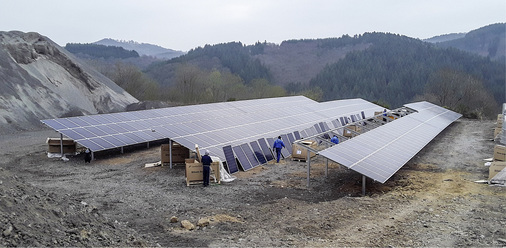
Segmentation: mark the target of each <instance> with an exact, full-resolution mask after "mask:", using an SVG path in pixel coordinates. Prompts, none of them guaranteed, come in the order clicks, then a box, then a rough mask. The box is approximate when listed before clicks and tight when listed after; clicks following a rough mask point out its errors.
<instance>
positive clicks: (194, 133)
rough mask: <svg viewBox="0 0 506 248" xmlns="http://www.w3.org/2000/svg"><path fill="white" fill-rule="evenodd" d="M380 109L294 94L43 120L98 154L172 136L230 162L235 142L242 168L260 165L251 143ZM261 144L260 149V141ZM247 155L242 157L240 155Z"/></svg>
mask: <svg viewBox="0 0 506 248" xmlns="http://www.w3.org/2000/svg"><path fill="white" fill-rule="evenodd" d="M381 109H382V108H381V107H379V106H377V105H375V104H372V103H370V102H367V101H365V100H362V99H348V100H338V101H331V102H324V103H318V102H316V101H313V100H311V99H309V98H306V97H303V96H292V97H280V98H267V99H258V100H246V101H236V102H222V103H212V104H202V105H192V106H181V107H171V108H162V109H152V110H143V111H134V112H122V113H113V114H101V115H89V116H79V117H70V118H60V119H48V120H42V122H43V123H45V124H46V125H48V126H49V127H51V128H53V129H55V130H56V131H58V132H60V133H62V134H63V135H65V136H66V137H69V138H71V139H74V140H75V141H76V142H77V143H79V144H81V145H82V146H85V147H87V148H90V149H91V150H92V151H94V152H96V151H102V150H107V149H112V148H118V147H123V146H128V145H133V144H139V143H144V142H150V141H155V140H161V139H172V140H173V141H175V142H177V143H179V144H181V145H183V146H185V147H187V148H189V149H191V150H194V148H195V145H196V144H198V145H199V148H200V149H206V150H209V151H210V152H211V154H212V155H215V156H218V157H220V159H222V160H228V159H226V156H225V151H224V150H223V147H225V146H231V148H232V151H233V153H235V156H236V157H237V158H238V160H239V163H240V164H241V166H243V167H244V166H245V167H247V168H250V167H254V166H256V165H258V163H260V162H259V161H258V158H257V155H256V154H255V152H254V150H255V149H256V147H250V145H251V142H253V141H259V140H263V139H267V140H269V139H272V138H273V137H277V136H279V135H285V136H286V139H285V140H286V141H285V144H287V143H289V142H290V141H291V139H294V138H293V137H295V134H294V133H293V132H294V131H297V132H299V131H301V133H302V131H303V130H307V132H310V133H311V134H316V133H318V131H316V129H315V127H314V125H315V124H316V126H318V127H320V125H319V124H318V123H325V124H324V125H323V127H325V125H327V124H326V122H329V123H330V122H332V121H334V120H336V119H338V118H339V117H342V116H349V115H352V114H357V113H360V111H366V113H369V114H368V115H372V113H373V112H374V111H379V110H381ZM320 129H321V127H320ZM320 131H321V130H320ZM307 135H309V134H307ZM299 136H300V133H299ZM272 141H273V140H272ZM244 144H246V145H245V146H244ZM259 144H260V146H261V147H262V143H259ZM237 146H241V147H240V148H241V149H240V150H239V149H238V148H235V147H237ZM270 146H272V142H270V141H269V142H267V147H262V152H263V153H264V155H265V156H266V159H267V160H268V157H272V155H270V156H269V154H267V152H266V149H270ZM236 150H237V151H238V153H239V154H238V153H236ZM239 151H242V153H241V152H239ZM290 152H291V150H289V151H288V150H286V151H285V152H284V153H283V155H284V156H290ZM243 153H244V156H241V155H242V154H243ZM256 153H258V149H257V151H256ZM269 153H270V151H269ZM251 155H253V156H251ZM240 156H241V158H239V157H240ZM253 158H255V159H253ZM229 159H230V158H229ZM241 160H242V161H241ZM255 161H256V162H255ZM234 162H235V161H234ZM246 162H248V163H246ZM227 163H228V162H227ZM242 163H246V164H244V165H243V164H242Z"/></svg>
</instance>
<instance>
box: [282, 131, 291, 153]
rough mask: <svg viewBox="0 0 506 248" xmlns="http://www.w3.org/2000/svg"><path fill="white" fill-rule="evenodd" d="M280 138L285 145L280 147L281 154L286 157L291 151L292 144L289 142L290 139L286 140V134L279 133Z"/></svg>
mask: <svg viewBox="0 0 506 248" xmlns="http://www.w3.org/2000/svg"><path fill="white" fill-rule="evenodd" d="M281 140H282V141H283V143H284V144H285V147H286V149H281V154H283V157H284V158H288V157H289V156H290V155H291V153H292V144H291V143H290V140H288V136H287V135H286V134H282V135H281Z"/></svg>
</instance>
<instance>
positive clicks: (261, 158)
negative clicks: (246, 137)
mask: <svg viewBox="0 0 506 248" xmlns="http://www.w3.org/2000/svg"><path fill="white" fill-rule="evenodd" d="M249 144H250V145H251V148H252V149H253V152H254V153H255V156H256V158H257V159H258V162H260V164H265V163H267V160H266V159H265V156H264V154H263V153H262V149H260V146H259V145H258V142H256V141H252V142H250V143H249Z"/></svg>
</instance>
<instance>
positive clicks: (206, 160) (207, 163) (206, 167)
mask: <svg viewBox="0 0 506 248" xmlns="http://www.w3.org/2000/svg"><path fill="white" fill-rule="evenodd" d="M200 161H202V166H203V170H202V171H203V174H204V175H203V176H204V187H207V186H209V174H210V172H211V163H212V162H213V160H212V159H211V157H210V156H209V151H208V150H206V152H205V154H204V156H202V159H201V160H200Z"/></svg>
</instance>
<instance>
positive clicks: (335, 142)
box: [330, 135, 339, 144]
mask: <svg viewBox="0 0 506 248" xmlns="http://www.w3.org/2000/svg"><path fill="white" fill-rule="evenodd" d="M330 142H332V143H334V144H339V138H337V136H336V135H334V137H332V139H330Z"/></svg>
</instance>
